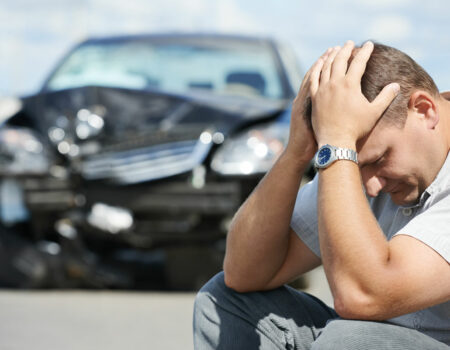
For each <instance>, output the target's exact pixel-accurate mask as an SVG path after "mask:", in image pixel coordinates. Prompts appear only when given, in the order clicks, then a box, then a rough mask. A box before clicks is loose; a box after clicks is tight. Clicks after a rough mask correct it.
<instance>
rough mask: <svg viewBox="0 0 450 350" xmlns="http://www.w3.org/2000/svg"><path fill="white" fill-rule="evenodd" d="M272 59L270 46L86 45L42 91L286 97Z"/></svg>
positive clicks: (59, 70) (127, 43)
mask: <svg viewBox="0 0 450 350" xmlns="http://www.w3.org/2000/svg"><path fill="white" fill-rule="evenodd" d="M276 62H277V61H276V59H275V55H274V54H273V52H272V50H271V49H270V47H269V46H267V45H261V44H247V43H245V45H244V44H239V45H230V44H227V45H220V41H218V42H217V43H214V44H211V43H208V44H202V43H194V44H192V43H161V42H158V43H152V42H149V41H143V40H141V41H122V42H112V43H111V42H106V43H105V42H103V43H102V42H101V43H88V44H84V45H82V46H80V47H79V48H78V49H76V50H75V51H74V52H73V53H72V54H71V55H70V56H69V57H68V58H67V59H66V60H65V61H64V62H63V64H62V65H61V66H60V67H59V69H58V70H57V71H56V72H55V74H54V75H53V76H52V77H51V79H50V80H49V81H48V83H47V86H46V89H47V90H62V89H67V88H74V87H80V86H86V85H100V86H109V87H123V88H132V89H142V90H145V89H158V90H163V91H167V92H173V93H183V92H186V91H188V90H207V91H210V92H213V93H218V94H237V95H246V96H262V97H266V98H273V99H278V98H283V97H285V96H283V95H284V92H283V88H282V84H281V78H280V76H279V71H278V66H277V63H276Z"/></svg>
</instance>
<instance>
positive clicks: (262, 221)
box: [224, 152, 309, 288]
mask: <svg viewBox="0 0 450 350" xmlns="http://www.w3.org/2000/svg"><path fill="white" fill-rule="evenodd" d="M308 165H309V160H307V159H305V160H301V159H298V158H297V157H295V156H294V155H291V154H289V153H288V152H284V153H283V154H282V155H281V157H280V158H279V159H278V161H277V162H276V163H275V165H274V166H273V167H272V169H271V170H270V171H269V172H268V173H267V174H266V176H265V177H264V179H263V180H262V181H261V182H260V184H259V185H258V186H257V188H256V189H255V190H254V191H253V193H252V194H251V195H250V197H249V198H248V199H247V200H246V201H245V203H244V204H243V205H242V206H241V208H240V209H239V211H238V212H237V213H236V215H235V217H234V219H233V221H232V224H231V227H230V231H229V233H228V237H227V249H226V256H225V261H224V270H225V278H226V280H228V281H229V282H230V283H231V284H232V285H233V284H234V285H239V286H242V285H246V284H251V285H252V287H253V288H263V287H264V286H265V285H266V284H267V283H268V282H269V281H270V280H271V279H272V278H273V276H274V275H275V274H276V273H277V271H278V270H279V269H280V267H281V265H282V264H283V262H284V259H285V256H286V252H287V249H288V240H289V227H290V220H291V216H292V212H293V209H294V205H295V200H296V196H297V192H298V189H299V187H300V182H301V179H302V175H303V172H304V171H305V169H306V168H307V167H308Z"/></svg>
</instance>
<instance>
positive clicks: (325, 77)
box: [320, 46, 340, 83]
mask: <svg viewBox="0 0 450 350" xmlns="http://www.w3.org/2000/svg"><path fill="white" fill-rule="evenodd" d="M339 50H340V46H336V47H334V48H333V49H332V50H331V52H330V53H329V54H328V56H327V58H326V59H325V60H324V64H323V68H322V74H321V75H320V82H321V83H326V82H328V81H329V80H330V76H331V67H332V65H333V61H334V58H335V57H336V55H337V54H338V52H339Z"/></svg>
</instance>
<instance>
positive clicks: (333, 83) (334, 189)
mask: <svg viewBox="0 0 450 350" xmlns="http://www.w3.org/2000/svg"><path fill="white" fill-rule="evenodd" d="M444 97H445V95H442V94H439V92H438V90H437V88H436V85H435V84H434V82H433V80H432V79H431V77H430V76H429V75H428V74H427V73H426V72H425V71H424V70H423V69H422V68H421V67H420V66H419V65H417V63H415V62H414V61H413V60H412V59H411V58H410V57H408V56H407V55H405V54H404V53H402V52H400V51H398V50H396V49H394V48H391V47H387V46H384V45H379V44H376V45H374V44H373V43H371V42H367V43H366V44H364V45H363V46H362V47H361V48H358V49H355V48H354V45H353V43H352V42H347V43H346V44H345V45H344V46H343V47H342V48H339V47H336V48H333V49H329V50H328V51H327V52H326V53H325V54H324V55H323V56H322V57H321V58H319V60H318V61H317V62H316V63H315V64H314V65H313V66H312V67H311V69H310V70H309V72H308V73H307V74H306V76H305V78H304V81H303V83H302V86H301V88H300V91H299V94H298V96H297V98H296V99H295V101H294V105H293V111H292V120H291V130H290V138H289V142H288V145H287V147H286V149H285V151H284V153H283V155H282V156H281V157H280V158H279V159H278V161H277V163H276V164H275V165H274V166H273V168H272V169H271V171H270V172H269V173H268V174H267V175H266V176H265V178H264V179H263V180H262V181H261V183H260V184H259V185H258V187H257V188H256V189H255V191H254V192H253V193H252V195H251V196H250V197H249V198H248V199H247V201H246V202H245V203H244V204H243V205H242V207H241V208H240V209H239V211H238V212H237V214H236V216H235V218H234V220H233V223H232V225H231V228H230V232H229V234H228V238H227V251H226V256H225V261H224V273H220V274H218V275H217V276H215V277H214V278H213V279H212V280H211V281H209V282H208V283H207V284H206V285H205V286H204V287H203V288H202V290H200V292H199V294H198V296H197V299H196V302H195V310H194V343H195V348H196V349H201V350H203V349H347V350H348V349H377V350H379V349H420V350H423V349H450V347H449V345H450V266H449V261H450V155H449V150H450V101H447V100H446V99H445V98H444ZM311 125H312V127H311ZM318 148H319V150H318V151H317V149H318ZM316 152H317V155H316V158H315V163H316V166H317V167H318V174H317V176H316V178H315V179H314V181H312V182H311V183H310V184H308V185H306V186H304V187H302V189H301V190H300V191H299V192H298V194H297V191H298V188H299V184H300V180H301V178H302V173H303V172H304V170H305V169H306V168H307V166H308V164H309V162H310V161H311V159H312V158H313V156H314V154H315V153H316ZM319 264H323V267H324V270H325V273H326V276H327V279H328V283H329V285H330V289H331V291H332V294H333V297H334V309H332V308H330V307H328V306H326V305H325V304H323V303H322V302H321V301H320V300H318V299H316V298H315V297H313V296H311V295H308V294H306V293H302V292H299V291H296V290H294V289H292V288H290V287H287V286H284V284H285V283H287V282H289V281H291V280H292V279H294V278H296V277H297V276H299V275H301V274H303V273H305V272H307V271H309V270H311V269H312V268H314V267H316V266H318V265H319Z"/></svg>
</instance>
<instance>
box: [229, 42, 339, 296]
mask: <svg viewBox="0 0 450 350" xmlns="http://www.w3.org/2000/svg"><path fill="white" fill-rule="evenodd" d="M330 52H331V50H330V49H329V50H327V52H325V53H324V54H323V55H322V57H321V58H319V59H318V60H317V62H316V63H315V64H314V65H313V66H312V67H311V68H310V70H309V71H308V72H307V73H306V75H305V78H304V79H303V82H302V85H301V87H300V90H299V93H298V94H297V97H296V98H295V100H294V103H293V105H292V115H291V124H290V131H289V142H288V144H287V146H286V149H285V150H284V152H283V154H282V155H281V156H280V158H279V159H278V160H277V162H276V163H275V164H274V166H273V167H272V169H271V170H270V171H269V172H268V173H267V174H266V176H265V177H264V178H263V180H262V181H261V182H260V183H259V185H258V186H257V187H256V189H255V190H254V191H253V193H252V194H251V195H250V197H249V198H248V199H247V200H246V201H245V202H244V204H243V205H242V206H241V208H240V209H239V210H238V212H237V213H236V215H235V217H234V219H233V221H232V223H231V227H230V230H229V232H228V237H227V248H226V253H225V261H224V272H225V284H226V285H227V286H228V287H230V288H233V289H235V290H237V291H240V292H248V291H256V290H265V289H271V288H276V287H278V286H280V285H282V284H284V283H287V282H289V281H290V280H292V279H294V278H295V277H297V276H299V275H301V274H302V273H304V272H307V271H309V270H311V269H312V268H314V267H316V266H318V265H319V264H320V259H319V258H318V257H317V256H316V255H315V254H314V253H313V252H312V251H311V250H310V249H309V248H308V247H307V246H306V245H305V244H304V243H303V242H302V241H301V240H300V238H298V237H297V235H296V234H295V232H294V231H293V230H292V229H291V228H290V222H291V217H292V212H293V210H294V206H295V201H296V198H297V193H298V190H299V187H300V182H301V179H302V176H303V173H304V172H305V170H306V169H307V167H308V166H309V163H310V161H311V159H312V158H313V156H314V154H315V153H316V151H317V143H316V140H315V137H314V134H313V131H312V128H311V123H310V117H311V116H310V115H309V116H308V115H307V114H308V113H309V114H310V112H311V105H310V103H309V107H308V104H307V101H308V95H309V91H310V89H311V88H313V87H312V86H311V82H312V81H316V80H318V76H316V75H317V74H320V69H321V67H322V66H323V62H324V59H326V57H327V55H328V54H329V53H330ZM308 110H309V112H308ZM308 117H309V119H308ZM308 121H309V123H308Z"/></svg>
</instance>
